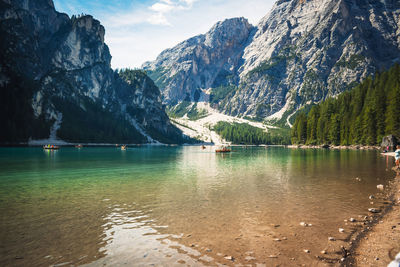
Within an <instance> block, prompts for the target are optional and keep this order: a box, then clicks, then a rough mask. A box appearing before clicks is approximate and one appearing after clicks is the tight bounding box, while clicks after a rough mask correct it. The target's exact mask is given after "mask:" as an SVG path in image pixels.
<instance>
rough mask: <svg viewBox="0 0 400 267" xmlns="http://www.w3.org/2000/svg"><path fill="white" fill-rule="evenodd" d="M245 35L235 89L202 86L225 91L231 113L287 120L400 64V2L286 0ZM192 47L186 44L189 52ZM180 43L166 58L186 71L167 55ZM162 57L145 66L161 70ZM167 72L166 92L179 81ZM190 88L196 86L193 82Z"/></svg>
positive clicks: (224, 107)
mask: <svg viewBox="0 0 400 267" xmlns="http://www.w3.org/2000/svg"><path fill="white" fill-rule="evenodd" d="M227 27H229V26H227ZM233 29H235V28H233ZM213 30H214V29H212V30H211V31H213ZM211 31H210V32H211ZM208 34H211V33H208ZM244 35H248V39H247V40H246V41H244V42H243V44H245V46H243V51H239V50H238V51H237V52H236V54H237V55H239V57H240V58H237V60H236V61H235V62H237V63H238V65H235V68H234V69H236V70H237V71H236V72H233V73H232V76H230V77H229V80H228V86H225V85H224V86H225V88H223V89H224V90H221V88H217V87H216V86H214V85H213V84H204V85H197V86H198V87H200V88H203V89H207V88H209V87H212V88H214V89H212V90H211V92H213V91H214V92H216V93H218V91H219V92H224V93H223V94H222V96H221V93H219V94H218V95H219V98H218V101H216V102H215V101H214V102H215V103H214V105H215V106H216V107H218V108H219V109H220V110H221V111H223V112H225V113H227V114H230V115H235V116H250V117H255V118H257V119H261V120H262V119H266V118H269V119H280V118H282V117H283V118H285V119H286V118H287V117H290V115H291V114H292V113H293V112H294V111H295V110H296V109H298V108H299V107H301V106H304V105H307V104H309V103H313V102H318V101H320V100H322V99H324V98H326V97H327V96H333V95H336V94H338V93H340V92H342V91H344V90H346V89H348V88H349V87H352V86H353V85H354V84H355V83H358V82H360V81H362V80H363V79H364V78H365V77H367V76H368V75H371V74H374V73H375V72H376V71H379V70H382V69H387V68H388V67H390V66H391V65H393V63H395V62H399V61H400V57H399V56H400V2H399V1H396V0H386V1H372V0H356V1H349V0H339V1H331V0H303V1H300V0H279V1H277V2H276V3H275V5H274V7H273V8H272V10H271V11H270V13H268V14H267V15H266V16H265V17H264V18H263V19H262V20H261V21H260V23H259V24H258V25H257V27H256V28H255V29H254V30H252V31H250V32H247V31H246V34H243V36H244ZM184 44H185V42H183V43H181V44H180V45H178V46H180V49H181V50H182V51H184V48H182V46H184ZM176 48H177V47H175V48H172V49H169V50H168V53H167V54H166V53H165V52H163V53H162V54H161V55H164V57H163V61H168V60H169V61H174V63H175V64H176V66H175V68H179V67H180V66H181V63H180V62H179V61H176V60H174V59H175V58H174V57H169V58H166V57H165V55H168V54H172V52H171V51H176ZM161 55H160V57H161ZM160 57H159V58H157V60H156V61H155V62H154V63H150V64H146V65H145V67H146V68H148V67H150V69H154V66H155V65H157V64H158V63H159V62H160ZM192 65H196V63H192ZM164 71H165V73H162V75H161V76H159V77H158V79H160V80H163V79H164V77H169V79H164V81H165V84H164V85H163V86H161V90H162V91H164V93H165V91H171V90H173V89H174V88H175V86H176V85H175V84H174V82H175V77H174V76H173V75H170V74H171V72H170V71H169V70H168V69H166V70H164ZM189 75H190V74H189ZM196 75H197V76H201V75H202V72H197V74H196ZM187 79H190V78H187ZM190 89H192V90H194V89H195V88H193V87H191V86H190V85H186V90H188V91H189V90H190ZM211 96H212V95H211ZM166 102H167V103H171V102H172V101H171V100H170V99H167V101H166Z"/></svg>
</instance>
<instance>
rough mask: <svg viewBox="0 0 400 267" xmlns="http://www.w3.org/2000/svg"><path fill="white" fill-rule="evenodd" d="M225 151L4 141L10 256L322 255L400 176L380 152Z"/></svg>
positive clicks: (2, 183)
mask: <svg viewBox="0 0 400 267" xmlns="http://www.w3.org/2000/svg"><path fill="white" fill-rule="evenodd" d="M214 150H215V147H207V149H205V150H202V149H201V148H200V147H198V146H183V147H179V146H177V147H164V146H156V147H152V146H141V147H129V148H128V149H127V150H126V151H121V150H120V149H118V148H115V147H108V148H104V147H93V148H86V147H84V148H82V149H76V148H61V149H60V150H59V151H44V150H43V149H41V148H0V214H1V215H0V216H1V220H0V241H1V242H0V243H1V244H0V265H1V266H49V265H60V264H61V265H64V264H65V265H67V266H68V265H75V266H76V265H85V264H87V265H93V266H99V265H101V266H103V265H111V266H115V265H124V264H127V265H128V266H147V265H156V266H158V265H164V266H165V265H168V266H171V265H173V266H175V265H177V266H179V265H182V266H185V265H192V266H199V265H217V264H227V265H232V264H239V263H241V264H252V265H256V264H264V265H266V266H268V265H269V264H273V263H286V262H290V261H289V260H290V258H292V257H294V256H293V255H295V257H296V260H297V263H309V262H314V261H315V254H314V252H315V253H317V252H319V251H320V250H321V249H332V251H334V250H335V249H336V247H335V246H336V245H338V244H339V243H337V244H335V245H333V244H332V245H331V244H330V243H329V242H328V240H327V237H328V236H332V235H333V236H338V235H339V233H338V230H337V229H338V227H343V228H345V229H346V232H347V233H349V232H351V231H352V230H353V229H354V227H353V226H352V225H348V224H346V223H345V222H344V220H345V219H348V218H350V217H355V218H358V216H359V217H360V216H364V215H366V214H367V213H368V212H367V209H368V208H369V207H371V206H374V205H377V204H378V203H379V194H380V192H379V191H378V189H377V188H376V185H377V184H383V185H385V186H386V185H387V184H388V182H389V181H390V180H392V179H393V178H394V173H392V172H391V171H390V169H391V167H392V166H393V159H392V158H385V157H383V156H381V155H380V154H379V153H378V152H376V151H352V150H338V151H333V150H323V149H315V150H313V149H308V150H301V149H288V148H283V147H269V148H264V147H249V148H241V147H234V148H233V152H232V153H230V154H225V155H222V154H216V153H215V152H214ZM356 178H357V179H356ZM371 194H374V195H377V196H378V200H376V202H375V203H372V204H371V201H370V200H369V199H368V196H369V195H371ZM303 221H304V222H307V223H309V224H312V227H301V226H299V222H303ZM342 237H343V240H344V239H345V235H343V236H340V235H339V236H338V237H337V238H338V239H340V238H342ZM276 239H280V240H281V241H279V242H276ZM343 242H344V241H343ZM304 248H307V249H310V250H311V253H310V254H307V255H306V254H305V253H303V252H302V250H303V249H304ZM332 254H333V253H332ZM269 255H278V256H277V258H268V256H269ZM229 256H232V257H233V258H234V261H232V260H229V259H226V257H229Z"/></svg>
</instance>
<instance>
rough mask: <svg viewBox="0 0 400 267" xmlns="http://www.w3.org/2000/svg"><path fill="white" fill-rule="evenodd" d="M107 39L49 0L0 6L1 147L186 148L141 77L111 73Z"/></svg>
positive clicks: (9, 0)
mask: <svg viewBox="0 0 400 267" xmlns="http://www.w3.org/2000/svg"><path fill="white" fill-rule="evenodd" d="M104 34H105V30H104V27H103V26H102V25H100V22H99V21H97V20H95V19H93V17H92V16H90V15H84V16H79V17H75V16H73V17H72V18H69V17H68V16H67V15H66V14H61V13H58V12H57V11H56V10H55V9H54V5H53V2H52V1H51V0H35V1H29V0H0V36H1V38H0V51H1V52H0V87H1V88H0V89H1V90H0V94H1V98H0V104H1V105H0V106H1V107H0V123H1V124H2V126H3V129H4V130H3V131H1V133H0V143H7V142H26V141H27V140H28V139H42V138H48V137H49V135H50V132H51V130H53V132H52V133H51V134H52V137H56V136H57V137H58V138H61V139H63V140H66V141H71V142H118V143H122V142H123V143H143V142H156V140H160V141H162V142H169V143H170V142H174V143H175V142H183V141H184V140H183V138H182V133H181V132H180V131H179V130H178V129H177V128H176V127H174V126H173V125H172V124H171V123H170V121H169V119H168V116H167V115H166V113H165V111H164V107H163V106H162V104H161V97H160V92H159V90H158V88H157V87H156V86H155V85H154V84H153V82H152V81H151V80H150V79H149V78H148V77H147V76H146V75H145V74H144V73H142V72H132V73H130V77H129V79H122V78H121V77H120V75H119V74H118V73H116V72H114V71H113V70H112V69H111V67H110V61H111V55H110V52H109V49H108V47H107V45H106V44H105V43H104ZM125 78H126V77H125Z"/></svg>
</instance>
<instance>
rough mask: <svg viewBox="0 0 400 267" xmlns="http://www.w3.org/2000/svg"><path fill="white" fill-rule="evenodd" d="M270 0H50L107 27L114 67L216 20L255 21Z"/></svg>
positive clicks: (146, 56)
mask: <svg viewBox="0 0 400 267" xmlns="http://www.w3.org/2000/svg"><path fill="white" fill-rule="evenodd" d="M274 2H275V0H144V1H139V0H97V1H95V0H54V4H55V6H56V9H57V11H59V12H64V13H67V14H68V15H70V16H71V15H73V14H81V13H84V14H90V15H93V16H94V17H95V18H96V19H98V20H100V21H101V23H102V24H103V25H104V27H105V29H106V36H105V41H106V43H107V45H108V46H109V47H110V51H111V55H112V57H113V58H112V61H111V65H112V67H113V68H125V67H130V68H135V67H140V66H141V64H142V63H143V62H145V61H148V60H154V59H155V58H156V57H157V55H158V54H159V53H160V52H161V51H163V50H164V49H166V48H170V47H173V46H174V45H176V44H178V43H179V42H181V41H183V40H185V39H187V38H190V37H192V36H195V35H198V34H201V33H205V32H207V31H208V30H209V29H210V28H211V27H212V25H214V24H215V23H216V22H217V21H220V20H224V19H226V18H232V17H245V18H247V19H249V21H250V23H252V24H253V25H256V24H257V23H258V21H259V20H260V19H261V18H262V17H263V16H265V15H266V14H267V13H268V11H269V10H270V9H271V7H272V5H273V3H274Z"/></svg>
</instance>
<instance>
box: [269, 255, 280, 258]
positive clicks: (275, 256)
mask: <svg viewBox="0 0 400 267" xmlns="http://www.w3.org/2000/svg"><path fill="white" fill-rule="evenodd" d="M268 258H271V259H272V258H278V255H269V256H268Z"/></svg>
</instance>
